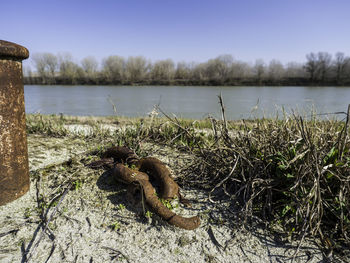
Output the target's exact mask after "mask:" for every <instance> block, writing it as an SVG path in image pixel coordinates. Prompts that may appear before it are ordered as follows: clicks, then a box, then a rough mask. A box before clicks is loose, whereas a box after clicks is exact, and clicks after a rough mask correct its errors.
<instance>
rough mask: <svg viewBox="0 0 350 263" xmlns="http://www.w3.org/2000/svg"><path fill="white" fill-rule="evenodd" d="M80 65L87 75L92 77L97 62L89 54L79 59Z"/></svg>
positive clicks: (95, 70)
mask: <svg viewBox="0 0 350 263" xmlns="http://www.w3.org/2000/svg"><path fill="white" fill-rule="evenodd" d="M81 66H82V68H83V70H84V72H85V73H86V74H87V75H88V76H90V77H94V75H95V73H96V72H97V67H98V62H97V60H96V58H94V57H92V56H89V57H86V58H84V59H83V60H82V61H81Z"/></svg>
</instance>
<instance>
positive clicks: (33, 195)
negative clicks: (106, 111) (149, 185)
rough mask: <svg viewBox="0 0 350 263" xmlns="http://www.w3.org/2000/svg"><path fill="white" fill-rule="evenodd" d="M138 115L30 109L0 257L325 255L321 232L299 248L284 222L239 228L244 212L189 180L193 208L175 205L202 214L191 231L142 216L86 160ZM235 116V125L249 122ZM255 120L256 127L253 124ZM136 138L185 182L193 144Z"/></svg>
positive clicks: (4, 214) (1, 212)
mask: <svg viewBox="0 0 350 263" xmlns="http://www.w3.org/2000/svg"><path fill="white" fill-rule="evenodd" d="M62 118H63V119H62ZM140 121H141V120H140V119H136V120H135V119H132V120H130V119H129V118H118V117H107V118H105V117H75V116H60V115H55V116H44V115H41V116H30V115H29V116H27V129H28V149H29V161H30V171H31V172H30V177H31V189H30V192H29V193H27V194H26V195H25V196H23V197H22V198H20V199H18V200H16V201H14V202H12V203H9V204H7V205H5V206H1V207H0V241H1V242H0V244H1V245H0V262H13V261H15V262H19V261H21V260H23V259H25V258H27V259H28V258H29V257H30V260H29V261H31V262H45V260H49V261H50V262H70V261H76V262H88V261H90V262H109V261H111V260H112V259H113V258H114V259H118V260H120V261H121V262H158V261H161V262H182V263H186V262H192V258H193V259H196V262H280V261H284V262H289V261H291V260H292V258H293V256H295V261H294V262H305V261H307V260H309V261H308V262H320V261H322V260H325V258H324V252H323V251H322V250H320V248H319V247H318V245H320V244H318V245H317V241H316V240H313V239H312V238H311V239H310V238H309V237H306V238H305V240H304V241H303V242H302V243H301V246H300V248H299V249H297V248H298V245H299V242H298V241H297V240H294V241H293V239H291V237H288V235H285V234H283V231H282V230H281V231H282V232H280V235H273V234H272V233H270V232H269V230H268V229H269V226H268V225H267V226H265V227H263V225H262V223H263V222H261V221H259V220H257V221H256V222H255V223H253V224H252V225H251V226H250V227H249V226H248V225H246V226H245V227H243V226H242V225H241V226H240V227H239V225H240V224H239V220H240V219H239V218H236V217H235V216H234V215H233V214H231V212H230V208H229V207H230V203H229V202H227V201H225V200H214V201H215V202H214V203H213V202H212V201H210V199H209V198H208V196H209V192H210V191H209V190H203V189H199V188H196V187H192V186H190V185H182V191H183V193H184V195H185V196H186V198H188V199H190V201H191V203H192V208H191V209H188V208H185V207H183V206H182V205H180V204H178V203H176V201H174V207H175V208H174V209H175V211H176V212H177V213H179V214H181V215H185V216H186V215H187V216H193V215H196V214H198V215H199V216H200V218H201V221H202V223H201V226H200V227H199V228H198V229H196V230H194V231H186V230H182V229H179V228H176V227H173V226H169V225H168V224H167V223H166V222H164V221H162V220H161V219H160V218H159V217H158V216H156V215H153V216H152V217H151V218H147V217H145V216H144V211H143V207H142V205H140V204H138V205H137V204H136V205H135V204H132V203H130V200H128V199H127V198H126V193H125V191H126V190H125V186H123V185H120V184H116V183H114V182H113V180H112V181H111V178H110V177H109V176H108V173H104V172H103V171H101V170H97V171H94V170H91V169H88V168H87V167H86V166H85V163H86V162H88V161H91V160H94V159H96V158H98V156H97V155H96V153H94V152H96V150H98V151H102V150H103V148H105V147H107V146H108V145H110V144H113V143H116V140H121V139H122V140H125V141H126V142H127V141H129V139H128V138H129V137H128V136H130V138H134V140H135V137H133V135H132V134H131V133H130V132H132V130H134V129H136V130H135V131H137V129H138V128H137V127H139V126H140ZM149 122H151V123H153V125H160V123H163V122H164V119H163V120H159V119H158V118H157V119H154V120H151V119H147V120H144V123H149ZM189 123H191V121H187V122H186V121H183V122H181V124H182V125H186V124H189ZM209 124H210V122H205V121H203V122H202V123H201V122H199V123H198V124H197V125H198V126H196V127H197V128H200V129H201V130H207V131H208V132H209V133H210V130H209V128H208V127H209ZM55 125H56V126H55ZM79 125H80V126H79ZM232 125H233V124H232ZM235 125H237V126H236V128H237V129H238V128H239V127H240V126H241V125H243V122H240V123H235ZM250 125H251V128H254V127H255V126H256V123H255V122H251V123H250ZM39 126H40V129H37V130H35V128H36V127H39ZM63 128H64V129H63ZM128 128H130V129H128ZM117 134H119V135H118V136H119V137H118V136H117ZM128 134H129V135H128ZM125 136H127V137H125ZM118 138H119V139H118ZM123 138H124V139H123ZM131 143H132V142H131ZM140 143H141V146H140V147H141V148H142V153H143V154H145V155H146V156H154V157H157V158H159V159H160V160H162V161H163V162H164V163H166V164H167V166H168V167H169V168H170V169H171V171H172V175H173V176H174V177H175V179H176V180H179V181H181V178H182V177H183V176H185V174H184V171H183V167H184V166H186V164H187V163H190V162H191V161H192V158H193V157H192V154H191V153H190V152H186V151H179V150H177V149H176V148H173V147H171V145H162V144H159V143H156V142H152V141H148V142H146V141H145V142H140ZM67 189H68V190H67ZM65 190H67V192H66V195H65V196H64V197H63V194H64V193H65ZM38 196H42V199H38ZM61 199H62V200H61ZM60 201H61V203H60V205H59V206H58V203H59V202H60ZM223 211H226V212H224V213H223ZM45 214H46V216H45V217H43V218H44V220H42V217H41V216H42V215H45ZM51 215H53V217H52V219H51V220H50V221H49V219H50V218H51ZM45 222H46V223H45ZM35 233H37V234H35ZM294 253H296V254H295V255H294ZM339 262H341V261H339Z"/></svg>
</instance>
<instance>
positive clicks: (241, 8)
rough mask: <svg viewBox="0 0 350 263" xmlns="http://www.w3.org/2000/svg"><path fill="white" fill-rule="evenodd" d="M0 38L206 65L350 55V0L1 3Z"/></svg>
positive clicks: (43, 48) (39, 47)
mask: <svg viewBox="0 0 350 263" xmlns="http://www.w3.org/2000/svg"><path fill="white" fill-rule="evenodd" d="M0 7H1V15H0V39H3V40H8V41H12V42H16V43H18V44H21V45H23V46H25V47H27V48H28V49H29V51H30V52H31V53H36V52H52V53H54V54H57V53H58V52H70V53H71V54H72V55H73V57H75V58H76V60H77V62H79V61H80V60H81V59H82V58H84V57H86V56H90V55H92V56H95V57H96V58H97V59H98V60H99V61H101V60H102V58H104V57H107V56H109V55H120V56H123V57H128V56H137V55H143V56H145V57H146V58H149V59H151V60H152V61H156V60H159V59H166V58H171V59H173V60H174V61H176V62H177V61H187V62H191V61H196V62H202V61H206V60H208V59H210V58H214V57H216V56H218V55H221V54H231V55H233V57H234V58H236V59H238V60H242V61H245V62H254V61H255V59H264V60H265V62H269V61H270V60H271V59H278V60H280V61H282V62H283V63H286V62H289V61H296V62H304V61H305V55H306V54H307V53H309V52H318V51H327V52H329V53H331V54H335V53H336V52H337V51H342V52H344V53H345V54H347V55H350V15H349V13H350V1H348V0H329V1H325V0H241V1H235V0H231V1H229V0H172V1H171V0H143V1H141V0H123V1H122V0H114V1H112V0H84V1H80V0H41V1H39V0H15V1H11V0H0Z"/></svg>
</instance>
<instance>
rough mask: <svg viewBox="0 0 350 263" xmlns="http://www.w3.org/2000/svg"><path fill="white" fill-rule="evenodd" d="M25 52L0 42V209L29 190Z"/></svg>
mask: <svg viewBox="0 0 350 263" xmlns="http://www.w3.org/2000/svg"><path fill="white" fill-rule="evenodd" d="M28 56H29V52H28V50H27V49H26V48H24V47H22V46H19V45H17V44H14V43H11V42H7V41H3V40H0V205H4V204H6V203H8V202H11V201H13V200H15V199H17V198H19V197H20V196H22V195H24V194H25V193H26V192H27V191H28V190H29V167H28V150H27V136H26V123H25V111H24V90H23V79H22V60H23V59H26V58H28Z"/></svg>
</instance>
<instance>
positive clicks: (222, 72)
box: [206, 55, 233, 83]
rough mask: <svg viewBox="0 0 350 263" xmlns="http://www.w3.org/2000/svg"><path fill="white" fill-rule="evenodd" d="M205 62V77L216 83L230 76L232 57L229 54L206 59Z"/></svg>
mask: <svg viewBox="0 0 350 263" xmlns="http://www.w3.org/2000/svg"><path fill="white" fill-rule="evenodd" d="M206 64H207V65H206V75H207V78H209V79H210V80H214V81H216V82H217V83H224V82H225V81H226V80H228V79H229V77H230V72H231V69H232V64H233V57H232V56H231V55H221V56H218V57H217V58H215V59H210V60H208V62H207V63H206Z"/></svg>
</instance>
